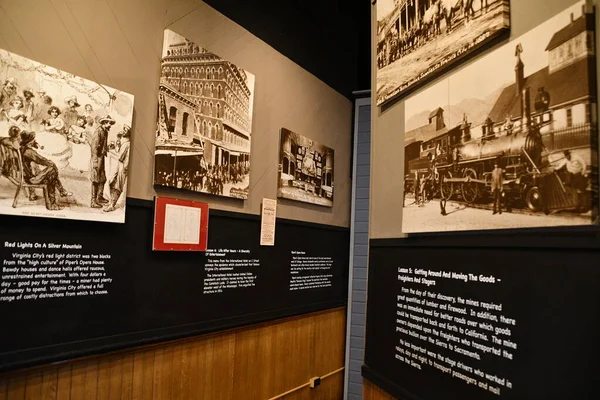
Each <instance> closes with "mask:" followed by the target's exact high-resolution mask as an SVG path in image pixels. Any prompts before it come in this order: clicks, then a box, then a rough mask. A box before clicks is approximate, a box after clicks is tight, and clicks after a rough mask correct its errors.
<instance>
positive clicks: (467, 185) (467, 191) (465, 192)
mask: <svg viewBox="0 0 600 400" xmlns="http://www.w3.org/2000/svg"><path fill="white" fill-rule="evenodd" d="M463 178H471V179H477V172H476V171H475V170H474V169H471V168H468V169H466V170H465V172H464V173H463ZM460 189H461V191H462V196H463V200H464V201H466V202H467V203H469V204H471V203H474V202H475V200H477V198H478V197H479V184H478V183H477V182H463V183H462V184H461V187H460Z"/></svg>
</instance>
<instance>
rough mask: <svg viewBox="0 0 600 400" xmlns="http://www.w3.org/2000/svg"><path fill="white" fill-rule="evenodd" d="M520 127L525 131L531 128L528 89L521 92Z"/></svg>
mask: <svg viewBox="0 0 600 400" xmlns="http://www.w3.org/2000/svg"><path fill="white" fill-rule="evenodd" d="M521 126H522V127H523V129H527V131H529V127H530V126H531V101H530V94H529V88H528V87H527V88H525V89H523V90H522V92H521Z"/></svg>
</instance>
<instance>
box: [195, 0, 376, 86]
mask: <svg viewBox="0 0 600 400" xmlns="http://www.w3.org/2000/svg"><path fill="white" fill-rule="evenodd" d="M205 2H206V3H208V4H209V5H211V6H212V7H214V8H215V9H217V10H218V11H220V12H221V13H223V14H224V15H226V16H227V17H229V18H230V19H232V20H233V21H235V22H237V23H238V24H240V25H241V26H243V27H244V28H246V29H247V30H248V31H250V32H252V33H253V34H254V35H256V36H257V37H259V38H260V39H262V40H263V41H265V42H267V43H268V44H269V45H271V46H272V47H273V48H275V49H276V50H277V51H279V52H280V53H282V54H283V55H285V56H286V57H288V58H290V59H291V60H292V61H294V62H295V63H297V64H298V65H300V66H301V67H302V68H304V69H306V70H307V71H309V72H310V73H312V74H313V75H315V76H317V77H318V78H319V79H321V80H322V81H324V82H325V83H327V84H328V85H329V86H331V87H332V88H334V89H335V90H337V91H338V92H340V93H341V94H343V95H344V96H346V97H349V98H350V97H352V92H353V91H356V90H364V89H369V87H370V83H371V68H370V65H371V63H370V54H371V50H370V45H371V41H370V37H369V36H370V22H371V17H370V13H371V8H370V7H371V4H370V2H369V1H367V0H321V1H313V2H311V1H306V0H205Z"/></svg>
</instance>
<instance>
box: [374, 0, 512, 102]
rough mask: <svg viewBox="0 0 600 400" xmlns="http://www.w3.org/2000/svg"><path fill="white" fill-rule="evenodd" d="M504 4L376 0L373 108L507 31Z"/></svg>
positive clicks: (507, 9)
mask: <svg viewBox="0 0 600 400" xmlns="http://www.w3.org/2000/svg"><path fill="white" fill-rule="evenodd" d="M509 3H510V2H509V1H508V0H378V1H377V5H376V6H377V105H381V104H383V103H385V102H386V101H388V100H391V99H393V98H395V97H397V96H399V95H401V94H402V93H405V92H407V91H408V90H411V89H413V88H415V87H416V86H417V85H418V84H419V83H422V82H424V81H425V80H426V79H428V78H433V77H435V75H436V74H439V73H441V72H443V70H444V69H447V68H448V67H450V66H451V65H453V64H456V63H457V62H458V61H459V60H460V59H463V58H464V57H466V56H468V55H469V54H470V53H473V52H474V51H475V50H477V49H478V48H480V47H481V46H483V45H485V44H486V43H489V42H490V41H492V40H493V39H495V38H497V37H498V36H500V35H501V34H502V33H508V29H509V27H510V7H509Z"/></svg>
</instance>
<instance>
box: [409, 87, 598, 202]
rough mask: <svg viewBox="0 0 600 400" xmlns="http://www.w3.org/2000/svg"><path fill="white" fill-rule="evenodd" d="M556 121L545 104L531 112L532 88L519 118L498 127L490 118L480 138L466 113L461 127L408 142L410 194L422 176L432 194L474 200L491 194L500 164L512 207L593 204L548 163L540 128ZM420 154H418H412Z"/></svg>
mask: <svg viewBox="0 0 600 400" xmlns="http://www.w3.org/2000/svg"><path fill="white" fill-rule="evenodd" d="M537 102H538V99H536V103H537ZM537 108H538V107H537V104H536V109H537ZM551 123H552V113H551V112H550V111H548V109H547V107H540V110H539V112H536V113H535V115H534V116H533V117H532V113H531V110H530V94H529V88H525V89H523V91H522V94H521V117H520V119H519V120H518V121H512V120H510V119H507V121H506V123H505V124H504V125H503V126H501V127H499V128H498V127H497V126H496V128H494V123H493V122H492V121H491V120H489V119H488V121H486V122H484V124H483V125H482V135H481V137H478V138H476V139H472V137H471V123H469V122H468V121H467V118H466V116H465V117H464V119H463V122H462V123H461V124H459V125H458V126H456V127H454V128H452V129H449V130H445V131H444V132H443V133H441V134H440V135H438V136H436V137H434V138H432V139H429V140H427V141H426V142H415V143H413V144H409V145H408V146H407V147H406V149H405V150H406V154H407V156H408V159H409V161H408V163H407V167H408V169H407V171H408V174H407V176H406V177H405V193H406V192H410V191H412V190H413V189H412V187H413V186H414V183H415V179H416V176H418V178H419V180H422V179H425V180H426V182H427V183H428V188H429V191H428V196H429V197H430V198H432V197H439V198H442V199H446V200H449V199H451V198H455V199H462V201H464V202H466V203H467V204H473V203H476V202H478V201H482V200H485V199H486V197H488V196H489V195H490V194H491V174H492V171H493V169H494V164H495V163H498V165H499V166H500V167H501V168H503V170H504V182H503V194H502V195H503V198H504V201H505V204H507V206H508V207H509V208H510V205H511V204H517V203H521V204H523V203H524V205H526V206H527V207H528V208H529V209H530V210H532V211H544V212H545V213H549V212H550V211H553V210H575V209H577V210H580V211H582V210H584V209H589V208H590V207H591V196H582V195H581V193H577V190H576V189H575V188H573V187H570V186H568V185H565V184H564V182H563V178H562V177H561V176H560V175H559V174H558V173H557V172H556V171H555V170H554V168H552V166H550V165H549V163H548V160H547V157H546V155H545V151H544V150H545V148H544V141H543V140H542V134H541V133H540V131H541V130H542V129H543V128H544V127H545V126H548V125H549V124H551ZM411 146H412V147H413V148H412V149H411ZM417 146H418V147H417ZM417 153H418V157H415V158H410V157H411V155H412V156H413V157H414V156H416V155H417ZM588 190H591V189H590V188H588ZM588 203H589V204H588Z"/></svg>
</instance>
